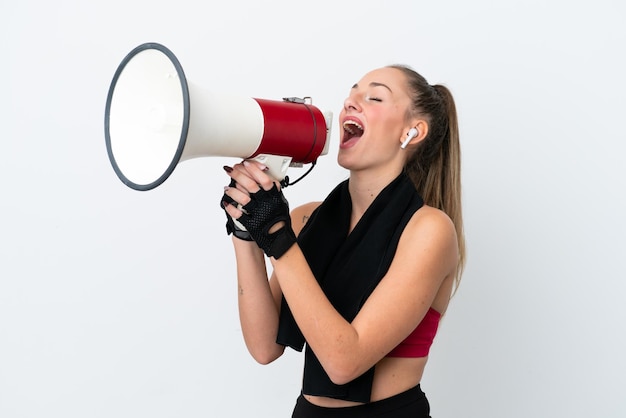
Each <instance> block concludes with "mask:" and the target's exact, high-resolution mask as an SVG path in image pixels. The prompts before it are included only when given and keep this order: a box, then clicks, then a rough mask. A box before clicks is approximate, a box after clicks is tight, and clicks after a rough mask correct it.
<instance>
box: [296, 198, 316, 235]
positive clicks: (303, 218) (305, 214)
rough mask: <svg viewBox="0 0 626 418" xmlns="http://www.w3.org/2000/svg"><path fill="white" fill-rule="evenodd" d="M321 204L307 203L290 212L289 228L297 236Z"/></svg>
mask: <svg viewBox="0 0 626 418" xmlns="http://www.w3.org/2000/svg"><path fill="white" fill-rule="evenodd" d="M321 204H322V202H309V203H305V204H304V205H301V206H298V207H296V208H294V209H293V210H292V211H291V226H292V228H293V230H294V232H295V233H296V235H298V234H299V233H300V231H301V230H302V228H304V225H305V224H306V223H307V221H308V220H309V218H310V217H311V214H312V213H313V211H314V210H315V209H317V207H318V206H319V205H321Z"/></svg>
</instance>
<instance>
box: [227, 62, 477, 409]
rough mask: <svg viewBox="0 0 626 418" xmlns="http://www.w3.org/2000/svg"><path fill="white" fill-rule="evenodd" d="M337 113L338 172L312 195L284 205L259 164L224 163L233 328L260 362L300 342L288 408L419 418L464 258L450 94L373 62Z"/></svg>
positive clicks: (457, 155)
mask: <svg viewBox="0 0 626 418" xmlns="http://www.w3.org/2000/svg"><path fill="white" fill-rule="evenodd" d="M340 124H341V126H342V128H343V129H342V130H341V133H340V145H339V152H338V156H337V160H338V163H339V164H340V165H341V166H342V167H344V168H346V169H347V170H349V172H350V177H349V179H348V180H346V181H344V182H342V183H340V184H339V185H337V186H336V187H335V188H334V189H333V190H332V191H331V192H330V194H329V195H328V197H327V198H326V199H325V200H324V201H323V202H312V203H309V204H305V205H303V206H300V207H298V208H295V209H294V210H293V211H292V212H291V213H290V212H289V208H288V204H287V201H286V199H285V197H284V196H283V194H282V191H281V190H280V187H279V185H278V184H277V183H276V182H275V181H273V179H272V178H270V177H269V176H268V175H267V174H266V168H265V167H264V166H263V165H262V164H259V163H257V162H253V161H244V162H242V163H241V164H237V165H235V166H234V167H224V169H225V171H226V172H227V174H228V175H229V177H230V181H231V182H230V186H228V187H226V188H225V193H224V196H223V199H222V207H224V209H225V211H226V213H227V219H228V221H227V230H228V231H229V232H230V233H233V238H232V241H233V245H234V250H235V254H236V259H237V276H238V284H239V313H240V320H241V325H242V330H243V335H244V339H245V342H246V345H247V347H248V350H249V351H250V353H251V355H252V356H253V357H254V358H255V359H256V360H257V361H258V362H260V363H262V364H267V363H270V362H272V361H274V360H275V359H277V358H279V357H280V356H281V355H282V353H283V352H284V349H285V347H286V346H289V347H292V348H294V349H296V350H302V349H303V348H305V347H306V348H305V365H304V375H303V382H302V393H301V395H300V396H299V397H298V399H297V400H296V405H295V409H294V412H293V417H294V418H302V417H311V418H313V417H328V416H331V417H361V418H362V417H374V416H376V417H378V418H381V417H409V416H410V417H413V418H415V417H429V414H430V406H429V404H428V400H427V398H426V396H425V394H424V392H423V391H422V389H421V387H420V382H421V378H422V375H423V372H424V368H425V366H426V362H427V358H428V353H429V350H430V347H431V345H432V342H433V339H434V338H435V335H436V332H437V328H438V324H439V320H440V318H441V316H442V315H443V314H444V313H445V312H446V309H447V307H448V303H449V301H450V297H451V295H452V292H453V290H454V289H455V287H456V286H457V285H458V282H459V279H460V277H461V272H462V269H463V264H464V259H465V257H464V252H465V251H464V237H463V221H462V216H461V187H460V147H459V134H458V124H457V117H456V110H455V104H454V100H453V98H452V95H451V94H450V92H449V90H448V89H447V88H446V87H444V86H441V85H434V86H432V85H430V84H428V83H427V82H426V80H425V79H424V78H423V77H422V76H421V75H419V74H418V73H416V72H415V71H413V70H412V69H410V68H408V67H406V66H400V65H397V66H389V67H383V68H379V69H376V70H374V71H371V72H369V73H367V74H366V75H365V76H364V77H363V78H362V79H361V80H359V81H358V82H357V83H356V84H354V86H352V88H351V89H350V92H349V95H348V97H347V99H346V100H345V102H344V106H343V109H342V111H341V114H340ZM238 205H243V210H240V209H238ZM233 219H236V220H238V221H239V222H241V224H243V225H244V226H245V227H246V229H247V231H243V230H241V229H239V228H237V226H236V223H234V222H233ZM265 255H266V256H267V257H268V259H269V260H270V262H271V264H272V267H273V273H272V275H271V278H269V280H268V277H267V274H266V271H267V270H266V266H265V260H266V258H265Z"/></svg>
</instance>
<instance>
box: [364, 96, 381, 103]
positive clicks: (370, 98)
mask: <svg viewBox="0 0 626 418" xmlns="http://www.w3.org/2000/svg"><path fill="white" fill-rule="evenodd" d="M365 100H368V101H372V102H382V101H383V100H382V99H380V98H378V97H371V96H368V97H366V98H365Z"/></svg>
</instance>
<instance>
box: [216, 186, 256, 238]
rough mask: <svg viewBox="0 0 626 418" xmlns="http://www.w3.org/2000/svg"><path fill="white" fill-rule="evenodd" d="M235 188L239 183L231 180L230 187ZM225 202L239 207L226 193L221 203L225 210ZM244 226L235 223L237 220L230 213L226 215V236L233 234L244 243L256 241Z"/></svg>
mask: <svg viewBox="0 0 626 418" xmlns="http://www.w3.org/2000/svg"><path fill="white" fill-rule="evenodd" d="M235 186H237V183H236V182H235V180H232V179H231V181H230V184H229V187H235ZM224 202H226V203H229V204H231V205H233V206H235V207H237V206H238V204H237V202H235V201H234V200H233V199H232V198H231V197H230V196H228V195H227V194H226V193H224V196H222V200H221V201H220V206H221V207H222V209H225V208H224ZM242 226H243V225H241V224H240V223H239V222H235V220H234V219H233V218H232V217H231V216H230V215H229V214H228V213H226V234H227V235H230V234H233V236H235V237H237V238H239V239H241V240H244V241H254V239H253V238H252V236H251V235H250V233H249V232H248V231H246V229H245V228H242Z"/></svg>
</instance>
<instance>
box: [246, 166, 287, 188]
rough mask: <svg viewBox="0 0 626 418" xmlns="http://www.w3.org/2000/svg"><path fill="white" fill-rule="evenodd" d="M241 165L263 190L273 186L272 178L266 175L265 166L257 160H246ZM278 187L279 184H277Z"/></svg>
mask: <svg viewBox="0 0 626 418" xmlns="http://www.w3.org/2000/svg"><path fill="white" fill-rule="evenodd" d="M243 166H244V168H245V169H246V171H247V172H248V175H249V176H250V177H251V178H252V179H253V180H254V181H255V182H256V184H257V185H259V186H260V187H261V188H263V190H270V189H271V188H272V187H273V186H274V182H275V181H274V179H273V178H272V177H270V176H269V175H267V166H265V165H264V164H261V163H259V162H258V161H249V160H246V161H244V162H243ZM279 188H280V185H279Z"/></svg>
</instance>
